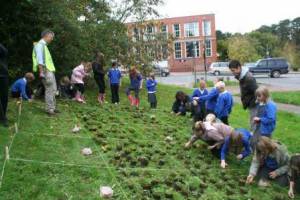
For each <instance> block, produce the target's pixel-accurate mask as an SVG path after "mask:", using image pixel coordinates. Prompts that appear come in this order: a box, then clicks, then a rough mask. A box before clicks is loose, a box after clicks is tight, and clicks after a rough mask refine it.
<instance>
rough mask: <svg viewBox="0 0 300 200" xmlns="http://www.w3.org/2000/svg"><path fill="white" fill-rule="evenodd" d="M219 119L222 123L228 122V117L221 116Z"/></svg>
mask: <svg viewBox="0 0 300 200" xmlns="http://www.w3.org/2000/svg"><path fill="white" fill-rule="evenodd" d="M220 120H221V121H222V122H223V123H224V124H226V125H229V123H228V117H221V118H220Z"/></svg>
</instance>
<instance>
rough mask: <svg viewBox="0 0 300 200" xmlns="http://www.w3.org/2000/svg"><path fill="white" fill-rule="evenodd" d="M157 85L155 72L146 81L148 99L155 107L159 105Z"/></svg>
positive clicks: (151, 105)
mask: <svg viewBox="0 0 300 200" xmlns="http://www.w3.org/2000/svg"><path fill="white" fill-rule="evenodd" d="M156 86H157V81H156V80H155V76H154V73H151V74H150V76H149V78H148V80H147V82H146V87H147V90H148V101H149V103H150V107H151V108H154V109H155V108H156V107H157V99H156Z"/></svg>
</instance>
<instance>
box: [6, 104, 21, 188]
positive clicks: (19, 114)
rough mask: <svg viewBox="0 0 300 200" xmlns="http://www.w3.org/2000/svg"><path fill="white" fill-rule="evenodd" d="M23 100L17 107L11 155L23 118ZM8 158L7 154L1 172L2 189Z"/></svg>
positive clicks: (10, 146)
mask: <svg viewBox="0 0 300 200" xmlns="http://www.w3.org/2000/svg"><path fill="white" fill-rule="evenodd" d="M22 102H23V101H22V100H20V103H19V104H18V105H17V106H18V107H17V112H18V114H17V123H16V125H15V131H16V132H15V133H14V134H13V137H12V139H11V142H10V144H9V146H8V151H7V153H8V155H9V153H10V149H11V148H12V145H13V142H14V140H15V137H16V135H17V132H18V129H19V127H18V126H19V124H20V119H21V113H22ZM7 159H8V157H7V156H5V160H4V162H3V166H2V172H1V176H0V189H1V188H2V185H3V177H4V173H5V168H6V163H7Z"/></svg>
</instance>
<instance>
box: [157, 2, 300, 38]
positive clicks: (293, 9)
mask: <svg viewBox="0 0 300 200" xmlns="http://www.w3.org/2000/svg"><path fill="white" fill-rule="evenodd" d="M159 11H160V13H161V15H162V16H163V17H179V16H189V15H199V14H207V13H214V14H215V15H216V27H217V29H218V30H221V31H223V32H231V33H235V32H240V33H245V32H250V31H252V30H254V29H257V28H259V27H260V26H261V25H271V24H275V23H278V22H279V21H280V20H284V19H293V18H296V17H300V0H165V5H164V6H161V7H160V8H159Z"/></svg>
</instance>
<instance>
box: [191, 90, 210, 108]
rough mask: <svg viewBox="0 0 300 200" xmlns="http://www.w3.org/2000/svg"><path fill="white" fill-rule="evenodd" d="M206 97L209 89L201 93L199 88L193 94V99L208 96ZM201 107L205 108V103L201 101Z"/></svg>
mask: <svg viewBox="0 0 300 200" xmlns="http://www.w3.org/2000/svg"><path fill="white" fill-rule="evenodd" d="M206 95H208V90H207V89H204V90H203V91H200V89H199V88H197V89H195V90H194V92H193V94H192V99H193V98H194V97H199V98H200V97H202V96H206ZM200 105H201V107H202V106H205V101H201V102H200Z"/></svg>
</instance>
